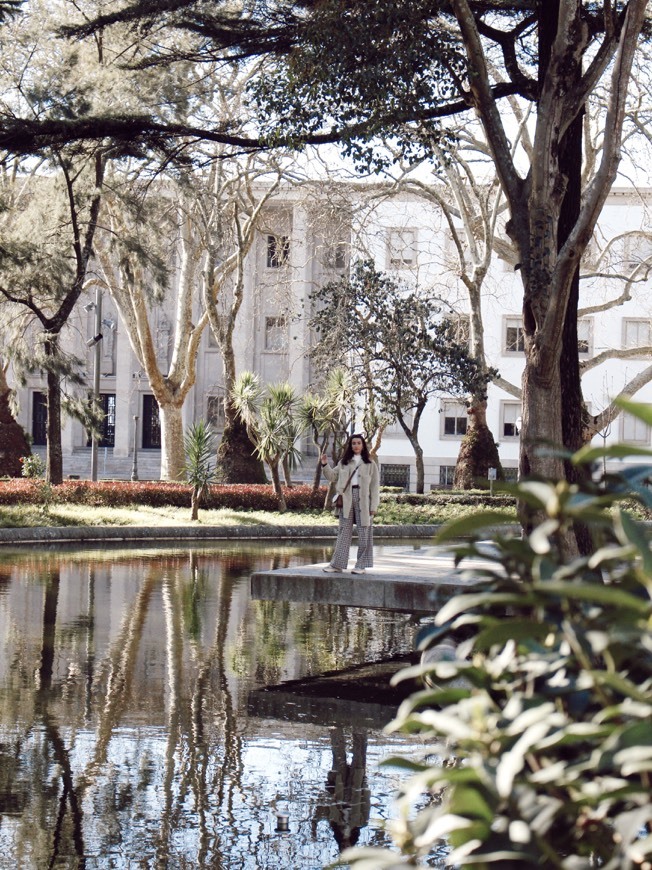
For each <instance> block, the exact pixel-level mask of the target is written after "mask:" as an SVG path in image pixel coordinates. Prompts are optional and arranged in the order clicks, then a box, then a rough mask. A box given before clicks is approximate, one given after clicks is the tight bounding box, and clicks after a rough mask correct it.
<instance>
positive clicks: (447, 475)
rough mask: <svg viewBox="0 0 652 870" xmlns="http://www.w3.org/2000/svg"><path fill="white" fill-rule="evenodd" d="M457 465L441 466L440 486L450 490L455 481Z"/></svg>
mask: <svg viewBox="0 0 652 870" xmlns="http://www.w3.org/2000/svg"><path fill="white" fill-rule="evenodd" d="M455 468H456V466H455V465H440V466H439V486H445V487H447V488H449V489H450V487H452V486H453V481H454V480H455Z"/></svg>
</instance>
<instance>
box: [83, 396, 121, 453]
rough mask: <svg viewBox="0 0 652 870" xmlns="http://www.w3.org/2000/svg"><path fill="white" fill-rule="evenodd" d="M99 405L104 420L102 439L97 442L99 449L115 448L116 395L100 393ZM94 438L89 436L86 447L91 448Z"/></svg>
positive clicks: (101, 432)
mask: <svg viewBox="0 0 652 870" xmlns="http://www.w3.org/2000/svg"><path fill="white" fill-rule="evenodd" d="M99 404H100V408H101V410H102V414H103V415H104V416H103V419H102V425H101V426H100V437H99V439H98V442H97V446H98V447H114V446H115V393H100V395H99ZM91 441H92V436H91V435H90V434H89V435H88V440H87V442H86V446H87V447H90V446H91Z"/></svg>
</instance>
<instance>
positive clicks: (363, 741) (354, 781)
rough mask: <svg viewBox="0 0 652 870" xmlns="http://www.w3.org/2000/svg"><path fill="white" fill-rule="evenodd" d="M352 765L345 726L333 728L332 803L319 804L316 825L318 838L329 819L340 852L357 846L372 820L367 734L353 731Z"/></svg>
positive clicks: (313, 824) (330, 788)
mask: <svg viewBox="0 0 652 870" xmlns="http://www.w3.org/2000/svg"><path fill="white" fill-rule="evenodd" d="M352 744H353V747H352V753H351V763H350V764H349V763H348V762H347V758H346V738H345V736H344V729H343V728H341V727H337V728H331V749H332V752H333V769H332V770H329V772H328V779H327V782H326V791H327V792H328V795H329V799H328V802H327V803H326V802H325V803H323V804H318V805H317V807H316V808H315V815H314V817H313V822H312V833H313V836H315V835H316V831H317V823H318V822H320V821H321V820H322V819H326V820H327V821H328V822H329V824H330V826H331V828H332V830H333V836H334V837H335V841H336V843H337V845H338V847H339V850H340V852H342V851H343V850H344V849H348V848H349V847H350V846H355V844H356V843H357V842H358V838H359V837H360V829H361V828H364V827H365V826H366V824H367V823H368V821H369V812H370V810H371V792H370V791H369V788H368V787H367V732H366V731H353V733H352Z"/></svg>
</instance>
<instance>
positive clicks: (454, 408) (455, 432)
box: [441, 401, 468, 438]
mask: <svg viewBox="0 0 652 870" xmlns="http://www.w3.org/2000/svg"><path fill="white" fill-rule="evenodd" d="M441 416H442V437H444V438H461V437H462V436H463V435H466V426H467V421H468V416H467V413H466V405H465V404H464V403H463V402H454V401H443V402H442V407H441Z"/></svg>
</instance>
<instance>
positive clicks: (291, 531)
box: [0, 525, 441, 547]
mask: <svg viewBox="0 0 652 870" xmlns="http://www.w3.org/2000/svg"><path fill="white" fill-rule="evenodd" d="M440 528H441V526H440V525H405V526H374V538H383V539H392V538H394V539H401V538H419V539H423V538H430V537H432V536H433V535H435V534H436V533H437V532H438V531H439V529H440ZM336 536H337V526H271V525H270V526H265V525H257V526H154V527H152V526H35V527H33V528H15V529H0V547H1V546H6V545H11V544H14V545H17V544H47V543H58V542H59V543H75V542H80V543H84V544H90V543H102V542H103V541H196V540H203V541H212V540H215V541H218V540H225V539H231V540H233V539H236V540H241V541H247V540H261V539H265V538H267V539H270V540H282V539H290V540H297V539H302V540H311V539H315V538H327V539H329V540H334V539H335V537H336Z"/></svg>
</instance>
